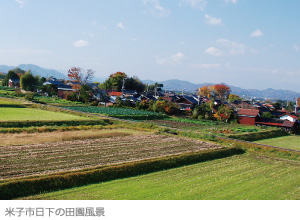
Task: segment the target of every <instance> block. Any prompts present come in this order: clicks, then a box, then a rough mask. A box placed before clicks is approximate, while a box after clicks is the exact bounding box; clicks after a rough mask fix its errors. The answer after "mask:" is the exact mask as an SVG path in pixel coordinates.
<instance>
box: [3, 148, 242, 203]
mask: <svg viewBox="0 0 300 220" xmlns="http://www.w3.org/2000/svg"><path fill="white" fill-rule="evenodd" d="M244 152H245V151H244V150H242V149H241V148H222V149H217V150H208V151H199V152H192V153H185V154H181V155H173V156H165V157H160V158H154V159H147V160H142V161H136V162H129V163H123V164H119V165H111V166H104V167H98V168H93V169H85V170H81V171H73V172H63V173H57V174H52V175H45V176H37V177H28V178H20V179H15V180H11V181H7V182H2V183H0V199H2V200H3V199H14V198H18V197H23V196H29V195H34V194H39V193H44V192H50V191H57V190H62V189H67V188H72V187H79V186H83V185H87V184H93V183H99V182H103V181H109V180H114V179H118V178H126V177H131V176H136V175H142V174H146V173H150V172H155V171H161V170H164V169H170V168H175V167H179V166H183V165H189V164H194V163H198V162H203V161H208V160H214V159H219V158H224V157H229V156H233V155H237V154H243V153H244Z"/></svg>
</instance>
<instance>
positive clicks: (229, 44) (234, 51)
mask: <svg viewBox="0 0 300 220" xmlns="http://www.w3.org/2000/svg"><path fill="white" fill-rule="evenodd" d="M217 43H218V44H219V45H220V46H222V47H224V48H226V49H227V51H228V54H229V55H239V54H242V53H244V52H245V51H246V49H247V47H246V46H245V45H243V44H240V43H237V42H234V41H230V40H227V39H219V40H217Z"/></svg>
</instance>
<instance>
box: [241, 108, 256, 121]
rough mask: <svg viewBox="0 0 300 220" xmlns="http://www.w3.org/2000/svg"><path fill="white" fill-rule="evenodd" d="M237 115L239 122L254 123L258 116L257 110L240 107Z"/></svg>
mask: <svg viewBox="0 0 300 220" xmlns="http://www.w3.org/2000/svg"><path fill="white" fill-rule="evenodd" d="M237 115H238V120H239V123H240V124H243V125H255V122H256V121H257V120H258V118H259V110H255V109H243V108H242V109H239V110H238V112H237Z"/></svg>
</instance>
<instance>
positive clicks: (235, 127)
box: [149, 118, 276, 136]
mask: <svg viewBox="0 0 300 220" xmlns="http://www.w3.org/2000/svg"><path fill="white" fill-rule="evenodd" d="M149 122H151V123H153V124H156V125H161V126H165V127H169V128H176V129H181V130H186V131H191V132H201V133H206V134H213V135H219V136H230V135H244V134H250V133H258V132H264V131H267V132H268V131H272V130H276V129H272V128H261V127H256V126H251V125H249V126H245V125H239V124H228V123H224V122H219V121H209V120H193V119H186V118H169V119H166V120H151V121H149Z"/></svg>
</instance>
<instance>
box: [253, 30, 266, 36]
mask: <svg viewBox="0 0 300 220" xmlns="http://www.w3.org/2000/svg"><path fill="white" fill-rule="evenodd" d="M263 35H264V34H263V32H261V30H259V29H257V30H256V31H254V32H253V33H252V34H251V35H250V37H262V36H263Z"/></svg>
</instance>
